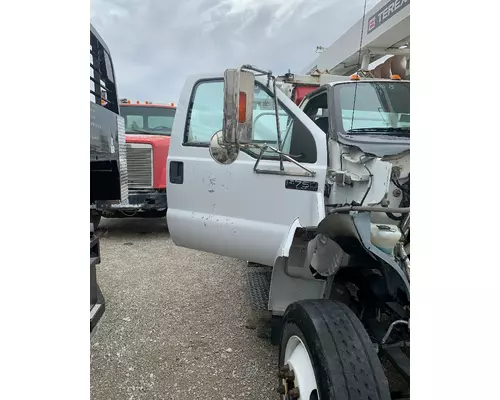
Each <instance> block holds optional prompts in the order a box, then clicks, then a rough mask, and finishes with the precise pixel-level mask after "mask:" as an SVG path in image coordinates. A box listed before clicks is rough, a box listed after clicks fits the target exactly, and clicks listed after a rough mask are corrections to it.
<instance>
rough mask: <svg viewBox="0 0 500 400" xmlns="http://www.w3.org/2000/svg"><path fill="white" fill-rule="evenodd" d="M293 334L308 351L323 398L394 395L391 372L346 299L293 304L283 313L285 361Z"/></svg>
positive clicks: (384, 399) (361, 399)
mask: <svg viewBox="0 0 500 400" xmlns="http://www.w3.org/2000/svg"><path fill="white" fill-rule="evenodd" d="M291 336H297V337H299V338H300V339H301V341H302V342H303V343H304V345H305V347H306V349H307V352H308V353H309V358H310V359H311V363H312V366H313V370H314V374H315V378H316V384H317V388H318V393H317V395H318V397H319V399H320V400H390V398H391V395H390V391H389V385H388V381H387V377H386V376H385V373H384V370H383V369H382V365H381V363H380V360H379V358H378V356H377V353H376V352H375V349H374V347H373V344H372V342H371V340H370V338H369V336H368V333H367V332H366V330H365V328H364V327H363V324H362V323H361V321H360V320H359V319H358V318H357V317H356V315H355V314H354V313H353V312H352V310H351V309H350V308H349V307H347V306H346V305H345V304H342V303H338V302H334V301H330V300H305V301H299V302H296V303H293V304H291V305H290V306H289V307H288V308H287V310H286V312H285V315H284V316H283V329H282V334H281V341H280V349H279V365H280V367H281V366H283V364H284V358H285V349H286V345H287V342H288V340H289V338H290V337H291ZM299 391H300V387H299ZM300 399H301V400H302V397H301V398H300ZM303 400H309V399H308V398H307V399H306V398H304V399H303Z"/></svg>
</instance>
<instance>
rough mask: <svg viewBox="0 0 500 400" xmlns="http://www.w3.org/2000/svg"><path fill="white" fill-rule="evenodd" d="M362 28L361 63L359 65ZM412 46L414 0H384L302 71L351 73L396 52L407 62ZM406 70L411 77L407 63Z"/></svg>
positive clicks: (364, 68) (388, 64)
mask: <svg viewBox="0 0 500 400" xmlns="http://www.w3.org/2000/svg"><path fill="white" fill-rule="evenodd" d="M362 28H363V29H362ZM362 31H363V39H362V42H361V65H359V51H360V35H361V32H362ZM409 46H410V0H382V1H381V2H380V3H378V4H377V5H376V6H375V7H374V8H373V9H372V10H370V11H369V12H368V13H367V14H366V17H365V19H364V26H363V18H361V19H360V20H359V21H358V22H356V24H354V25H353V26H352V27H351V28H350V29H349V30H348V31H347V32H346V33H345V34H344V35H342V36H341V37H340V38H339V39H338V40H336V41H335V42H334V43H333V44H332V45H331V46H330V47H328V48H327V49H326V50H325V51H323V52H322V53H321V54H320V55H319V56H317V57H316V59H315V60H314V61H313V62H312V63H311V64H309V65H308V66H307V67H305V68H304V69H303V70H302V71H301V73H303V74H314V73H318V72H319V73H328V74H333V75H350V74H352V73H355V72H356V71H358V70H359V69H362V70H370V69H371V68H373V67H372V66H371V65H373V64H374V63H375V62H377V61H378V63H380V62H381V61H385V60H380V58H381V57H384V56H396V58H398V60H399V61H401V60H402V61H403V63H404V64H406V63H407V61H408V60H409V54H410V50H409ZM390 63H391V61H387V64H386V66H387V67H388V68H390ZM405 70H406V73H405V75H406V79H408V77H409V68H408V66H407V65H405ZM379 72H380V71H379ZM382 75H383V74H382Z"/></svg>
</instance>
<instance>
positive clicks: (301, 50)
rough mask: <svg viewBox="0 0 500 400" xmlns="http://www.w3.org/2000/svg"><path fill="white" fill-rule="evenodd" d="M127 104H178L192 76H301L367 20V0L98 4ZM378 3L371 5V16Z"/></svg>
mask: <svg viewBox="0 0 500 400" xmlns="http://www.w3.org/2000/svg"><path fill="white" fill-rule="evenodd" d="M91 1H92V2H91V22H92V23H93V24H94V26H95V28H96V29H97V30H98V31H99V33H100V34H101V36H102V37H103V38H104V40H105V41H106V43H107V44H108V46H109V48H110V50H111V54H112V57H113V60H114V65H115V71H116V75H117V81H118V90H119V95H120V97H127V98H129V99H131V100H140V101H141V102H143V101H146V100H149V101H153V102H156V103H167V102H170V101H174V102H177V100H178V98H179V95H180V91H181V89H182V85H183V84H184V80H185V78H186V76H187V75H190V74H196V73H200V72H219V71H223V70H224V69H226V68H231V67H238V66H239V65H241V64H253V65H257V66H259V67H261V68H264V69H271V70H272V71H273V72H274V73H277V74H282V73H285V72H287V71H288V69H290V70H291V71H292V72H296V73H298V72H300V71H301V70H302V69H303V68H305V67H306V66H307V65H308V64H309V63H311V62H312V61H313V60H314V58H315V56H316V55H317V54H316V53H315V49H316V46H323V47H328V46H330V45H331V44H332V43H333V42H334V41H335V40H336V39H337V38H338V37H339V36H341V35H342V34H343V33H344V32H345V31H346V30H347V29H349V28H350V27H351V26H352V25H353V24H354V23H355V22H356V21H358V20H359V19H360V18H362V16H363V5H364V0H91ZM377 3H378V0H368V3H367V4H368V6H367V11H368V10H370V9H371V8H373V6H374V5H375V4H377Z"/></svg>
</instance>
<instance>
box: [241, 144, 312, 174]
mask: <svg viewBox="0 0 500 400" xmlns="http://www.w3.org/2000/svg"><path fill="white" fill-rule="evenodd" d="M250 146H252V147H257V148H258V149H260V153H259V156H258V157H257V160H256V161H255V164H254V166H253V171H254V172H255V173H256V174H267V175H289V176H309V177H314V176H316V171H313V170H311V169H309V168H307V167H306V166H304V165H302V164H301V163H299V162H298V161H295V160H294V159H293V158H292V157H290V156H289V155H288V154H285V153H283V152H282V151H281V150H279V149H277V148H275V147H273V146H269V145H268V144H264V145H262V146H261V145H258V144H252V145H249V146H247V147H250ZM267 149H270V150H272V151H274V152H275V153H277V154H279V155H280V159H281V161H282V160H283V158H285V159H286V160H288V161H290V162H292V163H293V164H295V165H296V166H298V167H300V168H302V169H303V170H304V172H292V171H286V170H285V168H284V166H283V164H282V163H281V164H280V170H279V171H276V170H267V169H259V168H258V165H259V163H260V160H262V156H263V155H264V152H265V151H266V150H267Z"/></svg>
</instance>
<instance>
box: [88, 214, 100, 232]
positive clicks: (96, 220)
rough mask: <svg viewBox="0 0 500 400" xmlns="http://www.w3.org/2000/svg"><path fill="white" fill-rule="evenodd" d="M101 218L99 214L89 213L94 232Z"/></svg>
mask: <svg viewBox="0 0 500 400" xmlns="http://www.w3.org/2000/svg"><path fill="white" fill-rule="evenodd" d="M101 217H102V215H101V214H100V213H90V222H91V223H92V225H94V231H95V230H97V227H98V226H99V224H100V223H101Z"/></svg>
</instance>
